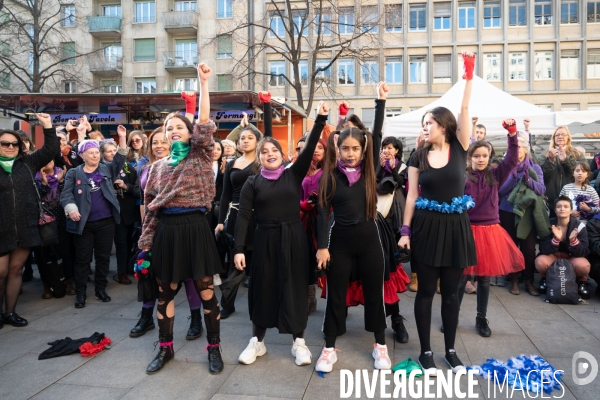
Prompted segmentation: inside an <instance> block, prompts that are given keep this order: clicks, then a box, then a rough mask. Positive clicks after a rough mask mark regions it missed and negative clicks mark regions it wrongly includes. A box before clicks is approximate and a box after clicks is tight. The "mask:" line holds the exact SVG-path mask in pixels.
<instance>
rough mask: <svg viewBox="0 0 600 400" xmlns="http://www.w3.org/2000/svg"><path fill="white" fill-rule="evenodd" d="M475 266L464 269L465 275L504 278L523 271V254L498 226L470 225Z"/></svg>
mask: <svg viewBox="0 0 600 400" xmlns="http://www.w3.org/2000/svg"><path fill="white" fill-rule="evenodd" d="M471 229H472V230H473V239H475V249H476V252H477V265H473V266H471V267H468V268H465V272H464V273H465V274H467V275H476V276H504V275H508V274H510V273H513V272H519V271H522V270H524V269H525V260H524V258H523V253H521V250H519V249H518V248H517V246H516V245H515V242H513V240H512V238H511V237H510V235H509V234H508V232H506V231H505V230H504V228H502V227H501V226H500V225H499V224H494V225H471Z"/></svg>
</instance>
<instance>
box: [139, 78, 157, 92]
mask: <svg viewBox="0 0 600 400" xmlns="http://www.w3.org/2000/svg"><path fill="white" fill-rule="evenodd" d="M135 92H136V93H156V78H136V80H135Z"/></svg>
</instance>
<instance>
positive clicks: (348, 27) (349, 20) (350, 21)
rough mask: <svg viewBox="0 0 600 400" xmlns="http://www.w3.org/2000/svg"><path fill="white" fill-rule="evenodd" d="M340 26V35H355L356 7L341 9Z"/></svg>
mask: <svg viewBox="0 0 600 400" xmlns="http://www.w3.org/2000/svg"><path fill="white" fill-rule="evenodd" d="M338 26H339V31H340V35H351V34H353V33H354V7H348V8H340V14H339V16H338Z"/></svg>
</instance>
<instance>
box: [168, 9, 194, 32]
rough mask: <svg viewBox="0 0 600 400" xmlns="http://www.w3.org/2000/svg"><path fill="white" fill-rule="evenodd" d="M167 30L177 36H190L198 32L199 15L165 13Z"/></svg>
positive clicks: (184, 12) (191, 12)
mask: <svg viewBox="0 0 600 400" xmlns="http://www.w3.org/2000/svg"><path fill="white" fill-rule="evenodd" d="M163 25H164V26H165V30H166V31H167V32H169V33H172V34H175V35H179V34H181V35H184V34H185V35H189V34H194V35H196V32H197V31H198V14H196V13H195V12H194V11H171V12H165V13H163Z"/></svg>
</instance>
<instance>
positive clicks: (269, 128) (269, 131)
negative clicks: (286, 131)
mask: <svg viewBox="0 0 600 400" xmlns="http://www.w3.org/2000/svg"><path fill="white" fill-rule="evenodd" d="M263 112H264V114H263V118H264V119H263V124H264V128H265V129H264V130H265V137H266V136H273V110H272V109H271V102H268V103H263Z"/></svg>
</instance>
